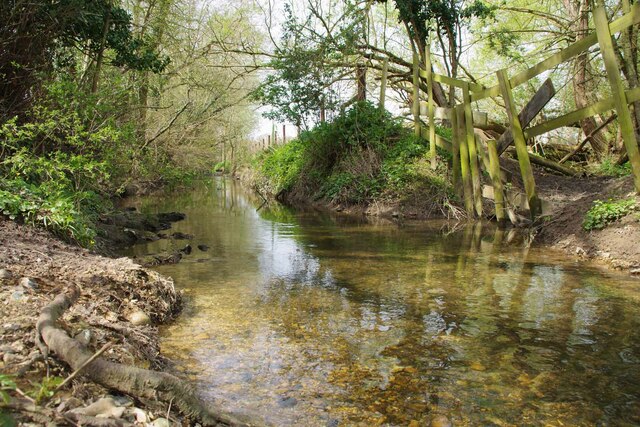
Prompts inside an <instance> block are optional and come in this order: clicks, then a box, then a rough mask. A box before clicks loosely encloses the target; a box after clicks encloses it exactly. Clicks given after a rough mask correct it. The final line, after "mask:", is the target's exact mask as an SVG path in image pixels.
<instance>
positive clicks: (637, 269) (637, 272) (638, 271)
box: [629, 268, 640, 276]
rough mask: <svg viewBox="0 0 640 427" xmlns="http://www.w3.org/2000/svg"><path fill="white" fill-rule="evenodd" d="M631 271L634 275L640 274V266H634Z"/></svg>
mask: <svg viewBox="0 0 640 427" xmlns="http://www.w3.org/2000/svg"><path fill="white" fill-rule="evenodd" d="M629 273H631V274H633V275H634V276H637V275H640V268H632V269H631V270H629Z"/></svg>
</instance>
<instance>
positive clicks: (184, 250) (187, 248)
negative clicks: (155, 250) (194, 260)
mask: <svg viewBox="0 0 640 427" xmlns="http://www.w3.org/2000/svg"><path fill="white" fill-rule="evenodd" d="M191 251H192V249H191V245H186V246H185V247H184V248H182V249H180V252H182V253H183V254H185V255H189V254H190V253H191Z"/></svg>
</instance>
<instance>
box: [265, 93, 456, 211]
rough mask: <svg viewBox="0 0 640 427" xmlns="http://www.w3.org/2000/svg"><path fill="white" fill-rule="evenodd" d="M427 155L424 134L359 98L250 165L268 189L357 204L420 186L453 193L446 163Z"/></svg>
mask: <svg viewBox="0 0 640 427" xmlns="http://www.w3.org/2000/svg"><path fill="white" fill-rule="evenodd" d="M437 131H438V134H441V135H446V134H447V132H450V130H449V129H445V128H438V130H437ZM437 155H438V157H440V158H441V161H440V163H441V164H442V163H443V162H442V160H445V161H446V160H448V157H449V156H450V155H449V154H448V153H445V152H443V151H441V150H440V149H438V150H437ZM428 159H429V144H428V143H427V142H426V141H425V140H423V139H422V138H419V137H416V136H414V135H413V132H412V131H411V130H410V129H407V128H404V127H403V126H402V124H401V122H400V120H399V119H396V118H393V117H392V116H391V115H389V113H387V112H385V111H381V110H380V109H379V108H377V107H376V106H374V105H372V104H370V103H366V102H364V103H358V104H355V105H354V106H353V107H352V108H351V109H349V110H347V111H346V112H345V113H343V114H342V115H340V116H338V117H336V118H335V119H334V120H333V121H331V122H327V123H322V124H319V125H318V126H316V127H315V128H314V129H312V130H310V131H308V132H303V133H301V134H300V135H299V136H298V138H297V139H295V140H293V141H291V142H290V143H288V144H286V145H283V146H280V147H276V148H273V149H272V150H270V151H269V152H267V153H264V154H261V155H260V156H258V158H256V159H255V163H254V167H255V168H256V169H257V170H259V171H260V173H261V175H262V177H263V178H264V180H265V182H263V187H264V188H265V189H266V190H267V191H269V192H270V193H272V194H277V193H279V192H281V191H288V192H295V193H296V195H297V197H303V198H306V199H314V200H317V199H325V200H327V201H330V202H333V203H340V204H342V203H346V204H360V203H368V202H371V201H372V200H374V199H376V198H379V197H382V196H383V195H386V196H388V197H390V198H397V197H398V196H399V195H400V193H402V192H404V191H407V190H410V191H413V190H414V189H416V188H418V187H421V188H423V189H427V190H428V191H431V192H433V193H441V194H443V195H445V197H449V196H451V197H453V192H452V191H451V189H450V185H449V183H448V179H447V178H446V177H447V171H446V168H443V167H441V168H439V169H438V170H437V171H432V170H431V169H430V166H429V165H427V163H426V162H425V160H428ZM442 176H444V178H443V177H442ZM422 196H424V194H423V195H422Z"/></svg>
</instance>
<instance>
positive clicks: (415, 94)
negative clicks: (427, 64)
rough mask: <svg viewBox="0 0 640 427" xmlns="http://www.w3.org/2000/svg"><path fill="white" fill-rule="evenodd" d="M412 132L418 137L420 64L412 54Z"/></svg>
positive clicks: (416, 55)
mask: <svg viewBox="0 0 640 427" xmlns="http://www.w3.org/2000/svg"><path fill="white" fill-rule="evenodd" d="M413 132H414V134H415V135H416V136H418V137H419V136H420V133H421V132H420V62H419V60H418V54H417V53H416V52H413Z"/></svg>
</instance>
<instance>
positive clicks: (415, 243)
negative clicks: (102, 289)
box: [132, 180, 640, 426]
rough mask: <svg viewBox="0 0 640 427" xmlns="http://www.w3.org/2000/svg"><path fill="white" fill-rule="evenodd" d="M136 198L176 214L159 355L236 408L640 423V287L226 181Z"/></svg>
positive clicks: (295, 421) (303, 421)
mask: <svg viewBox="0 0 640 427" xmlns="http://www.w3.org/2000/svg"><path fill="white" fill-rule="evenodd" d="M135 203H136V204H137V205H138V206H142V207H143V209H144V210H147V211H166V210H179V211H182V212H185V213H186V214H187V220H185V221H183V222H179V223H176V224H175V225H174V228H173V229H174V230H176V231H181V232H185V233H190V234H193V235H194V236H195V238H194V240H193V241H192V243H191V244H192V246H194V252H193V253H192V254H191V255H189V256H186V257H185V259H184V260H183V261H182V262H180V263H179V264H176V265H170V266H162V267H158V270H159V271H161V272H162V273H164V274H167V275H170V276H172V277H173V278H174V279H175V282H176V284H177V286H178V287H179V288H181V289H184V290H185V293H186V295H187V297H188V298H187V307H186V310H185V312H184V313H183V314H182V316H181V317H180V318H179V319H178V320H177V321H176V322H175V323H173V324H171V325H169V326H167V327H165V328H164V329H163V331H162V337H163V339H162V352H163V353H164V354H165V355H167V356H168V357H170V358H172V359H173V360H175V361H176V363H177V366H178V367H179V369H181V370H183V371H184V372H185V373H187V375H189V376H190V377H192V378H193V379H194V380H196V381H197V384H198V386H199V390H200V392H201V393H202V395H203V396H204V397H205V398H206V399H207V400H211V401H216V402H218V404H220V405H222V406H223V407H225V408H227V409H229V410H231V411H234V412H240V413H250V414H258V415H259V416H260V417H263V418H265V419H266V420H267V421H269V422H272V423H274V424H276V425H296V426H302V425H304V426H307V425H308V426H316V425H317V426H337V425H363V426H365V425H366V426H369V425H409V424H410V423H412V422H413V424H412V425H429V420H431V419H432V418H433V417H434V416H435V415H438V414H442V415H445V416H446V417H448V419H449V420H451V421H452V422H453V424H454V425H457V426H458V425H498V426H502V425H532V426H534V425H535V426H538V425H552V426H561V425H572V426H573V425H639V424H640V304H639V302H640V281H637V280H633V279H631V278H628V277H626V276H618V275H615V274H612V273H604V272H601V271H598V270H596V269H595V268H593V267H588V266H585V265H584V264H579V263H575V262H572V261H570V260H567V259H565V258H563V257H562V256H561V255H559V254H556V253H554V252H552V251H549V250H546V249H545V250H541V249H527V245H525V244H524V242H523V238H522V237H520V236H515V238H514V239H513V240H512V241H511V242H509V241H508V240H509V238H513V237H514V236H513V235H508V234H505V233H502V232H500V231H499V230H495V229H494V228H492V227H490V226H489V225H486V224H485V225H484V226H483V225H476V226H475V227H470V228H469V227H466V228H465V227H461V228H460V229H459V230H456V229H455V228H452V227H451V226H447V225H446V224H443V223H437V222H431V223H426V224H425V223H422V224H404V225H402V226H399V225H396V224H392V223H385V222H379V223H377V224H374V223H367V222H365V221H361V220H355V219H348V218H344V217H333V218H332V217H330V216H328V215H327V214H321V213H314V212H296V211H292V210H289V209H285V208H282V207H272V208H268V207H266V206H263V207H260V203H261V200H259V199H256V198H255V196H252V195H250V194H247V193H246V192H243V191H241V189H240V188H239V187H238V186H236V185H235V184H234V183H232V182H230V181H222V180H220V181H214V182H212V183H209V184H202V185H201V186H199V187H198V188H196V189H195V190H193V191H191V192H187V193H183V194H180V195H175V194H174V195H171V196H167V197H166V198H164V199H160V200H159V199H157V198H155V199H153V200H152V199H142V200H138V201H135ZM184 244H185V242H184V241H174V242H172V241H170V240H162V241H159V242H153V243H150V244H148V245H143V246H137V247H135V248H133V249H132V253H138V254H141V253H147V252H152V253H153V252H157V251H158V250H160V249H162V248H167V247H171V246H174V247H179V246H180V245H184ZM196 244H206V245H208V246H210V249H209V250H208V251H206V252H202V251H199V250H197V249H195V245H196Z"/></svg>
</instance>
